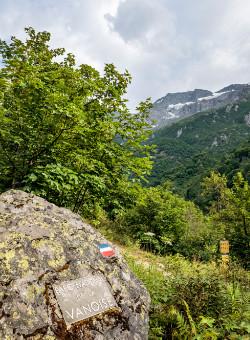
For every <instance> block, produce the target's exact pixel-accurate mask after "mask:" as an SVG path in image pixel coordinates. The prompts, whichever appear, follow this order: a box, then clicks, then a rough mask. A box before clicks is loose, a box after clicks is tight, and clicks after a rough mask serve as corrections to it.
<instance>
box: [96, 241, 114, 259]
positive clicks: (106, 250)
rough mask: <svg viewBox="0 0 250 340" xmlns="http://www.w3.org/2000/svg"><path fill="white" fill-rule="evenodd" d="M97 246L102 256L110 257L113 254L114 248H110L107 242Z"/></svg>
mask: <svg viewBox="0 0 250 340" xmlns="http://www.w3.org/2000/svg"><path fill="white" fill-rule="evenodd" d="M98 247H99V249H100V252H101V254H102V256H104V257H111V256H114V255H115V251H114V249H113V248H111V247H110V245H109V244H108V243H100V244H99V246H98Z"/></svg>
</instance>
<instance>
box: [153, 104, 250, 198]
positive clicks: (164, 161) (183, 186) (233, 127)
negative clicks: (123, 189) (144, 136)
mask: <svg viewBox="0 0 250 340" xmlns="http://www.w3.org/2000/svg"><path fill="white" fill-rule="evenodd" d="M249 110H250V101H249V98H248V99H245V100H242V101H241V102H239V103H237V104H234V105H232V107H231V108H229V109H228V107H224V108H220V109H217V110H213V111H208V112H202V113H198V114H195V115H194V116H192V117H188V118H186V119H182V120H181V121H179V122H177V123H175V124H173V125H171V126H168V127H165V128H162V129H161V130H159V131H155V132H154V135H153V136H152V138H151V143H154V144H156V150H157V152H156V155H155V164H154V167H153V172H152V174H151V176H150V177H149V183H150V184H151V185H159V184H161V183H164V182H165V181H166V180H170V181H172V182H173V189H174V192H176V193H178V194H181V195H182V196H184V197H186V198H188V199H192V200H195V201H196V202H198V203H199V204H200V202H199V193H200V191H201V188H200V182H201V181H202V180H203V178H204V177H206V176H208V175H209V173H210V171H211V170H213V169H218V170H220V172H221V173H225V174H226V175H227V176H229V178H230V179H232V177H233V176H234V175H235V173H236V172H237V171H239V170H241V171H242V172H243V174H244V175H245V176H248V177H247V178H248V179H249V173H250V172H249V170H250V162H249V159H250V158H249V150H250V148H249V135H250V129H249V126H248V125H247V124H246V121H245V116H246V115H247V114H248V113H249ZM178 131H182V134H181V135H180V136H179V137H178Z"/></svg>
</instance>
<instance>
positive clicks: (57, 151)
mask: <svg viewBox="0 0 250 340" xmlns="http://www.w3.org/2000/svg"><path fill="white" fill-rule="evenodd" d="M26 33H27V39H26V40H25V41H21V40H19V39H17V38H16V37H12V38H11V40H10V41H9V42H5V41H0V56H1V63H2V66H1V68H0V121H1V125H0V191H1V192H3V191H6V190H8V189H11V188H15V189H21V190H25V191H27V192H33V193H35V194H37V195H39V196H41V197H44V198H46V199H47V200H49V201H50V202H53V203H55V204H57V205H59V206H64V207H67V208H69V209H71V210H73V211H74V212H78V213H79V214H81V215H82V216H83V217H84V218H85V219H88V220H89V221H91V223H92V224H94V225H95V226H96V228H99V229H100V230H101V232H103V233H105V235H106V236H107V237H109V238H110V239H111V240H113V241H114V242H117V243H118V244H119V245H120V246H121V247H122V248H124V249H126V252H125V253H126V255H125V256H126V257H127V260H128V262H129V264H130V266H131V268H132V270H133V271H134V272H135V274H136V275H137V276H138V277H139V278H140V279H141V280H142V281H143V282H144V283H145V285H146V287H147V288H148V290H149V292H150V294H151V298H152V306H151V318H150V338H151V339H247V338H248V336H249V334H250V310H249V302H250V301H249V299H250V294H249V267H250V263H249V259H250V251H249V242H250V187H249V170H250V162H249V150H250V149H249V126H248V125H246V124H244V123H243V122H244V115H245V113H246V111H247V112H249V111H250V99H246V100H245V101H242V102H240V103H238V104H237V108H236V106H235V105H234V106H233V107H232V108H230V110H229V109H226V108H224V109H223V108H222V109H218V110H216V111H215V112H206V113H200V114H196V115H195V116H193V117H191V118H188V119H185V120H183V121H180V122H178V123H176V124H174V125H173V126H170V127H167V128H165V129H162V130H160V131H157V132H155V131H154V132H153V131H152V129H151V124H150V117H149V112H150V111H149V109H150V107H151V102H150V99H147V100H146V101H144V102H141V103H139V104H138V106H137V111H136V113H133V114H132V113H131V112H130V111H129V109H128V107H127V100H126V99H125V94H126V91H127V87H128V85H129V84H130V82H131V76H130V74H129V73H128V71H125V72H124V73H120V72H119V71H118V70H117V69H116V68H115V66H114V65H113V64H107V65H105V67H104V70H103V72H101V73H100V72H98V71H97V70H96V69H94V68H93V67H91V66H89V65H85V64H84V65H79V64H78V63H77V62H76V60H75V57H74V55H72V54H70V53H69V54H66V53H65V50H64V49H63V48H56V49H52V48H50V46H49V43H50V34H49V33H48V32H38V33H37V32H35V30H34V29H33V28H27V29H26ZM225 121H226V122H227V125H226V126H225ZM215 122H216V123H215ZM211 126H213V128H211ZM197 128H199V131H200V135H199V136H198V137H197V134H196V129H197ZM166 129H167V130H166ZM177 131H182V135H181V136H180V137H179V138H176V135H177ZM218 136H220V138H218ZM225 136H226V137H225ZM227 136H230V138H229V137H227ZM197 138H199V143H198V144H197V143H196V144H195V143H194V140H197ZM216 138H217V139H216ZM213 142H214V147H213V148H211V145H212V144H213ZM215 144H216V146H215ZM208 145H209V146H210V147H208ZM154 162H155V165H154ZM152 168H153V172H152ZM223 239H226V240H228V241H229V244H230V262H229V263H228V264H225V263H224V265H223V263H222V262H221V254H220V252H219V242H220V240H223ZM138 258H140V259H141V261H140V262H138ZM145 262H147V263H149V266H145V265H144V264H145ZM166 273H167V275H166Z"/></svg>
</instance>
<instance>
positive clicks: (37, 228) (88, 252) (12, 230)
mask: <svg viewBox="0 0 250 340" xmlns="http://www.w3.org/2000/svg"><path fill="white" fill-rule="evenodd" d="M100 242H106V240H105V239H104V237H103V236H102V235H101V234H100V233H99V232H97V231H96V230H95V229H93V228H92V227H91V226H90V225H89V224H87V223H85V222H84V221H83V220H82V218H81V217H80V216H79V215H77V214H74V213H72V212H71V211H70V210H68V209H64V208H59V207H57V206H55V205H53V204H51V203H48V202H47V201H46V200H44V199H42V198H39V197H37V196H35V195H32V194H27V193H25V192H22V191H18V190H10V191H8V192H6V193H4V194H2V195H0V274H1V275H0V339H11V340H12V339H47V340H50V339H100V340H101V339H105V340H106V339H120V340H122V339H138V340H140V339H141V340H143V339H147V333H148V310H149V295H148V293H147V291H146V289H145V288H144V287H143V285H142V284H141V283H140V281H138V280H137V279H136V278H135V276H134V275H133V273H131V272H130V270H129V268H128V266H127V264H126V262H125V261H124V259H123V258H122V256H121V255H120V254H119V251H118V249H116V248H115V247H114V248H115V249H116V255H117V256H116V257H114V258H110V259H106V258H104V257H102V255H101V254H100V252H99V249H98V243H100ZM91 273H92V274H94V273H98V274H102V275H103V276H104V277H105V279H106V280H107V283H108V284H109V287H110V291H111V293H112V294H113V296H114V298H115V300H116V303H117V305H118V307H119V311H109V312H107V313H104V314H99V315H97V316H95V317H92V318H89V319H86V320H83V321H81V322H78V323H75V324H73V325H72V326H71V327H70V328H69V327H68V328H67V327H66V324H65V322H64V320H63V316H62V313H61V310H60V307H59V305H58V302H57V300H56V297H55V294H54V291H53V289H52V285H53V284H55V283H59V282H60V281H65V280H74V279H78V278H80V277H83V276H84V275H86V274H91Z"/></svg>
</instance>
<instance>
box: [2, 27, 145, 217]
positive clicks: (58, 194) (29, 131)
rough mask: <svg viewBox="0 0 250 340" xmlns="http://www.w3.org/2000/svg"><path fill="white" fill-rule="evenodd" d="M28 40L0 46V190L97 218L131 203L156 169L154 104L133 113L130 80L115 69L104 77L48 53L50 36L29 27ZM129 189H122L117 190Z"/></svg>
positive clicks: (56, 52) (65, 57)
mask: <svg viewBox="0 0 250 340" xmlns="http://www.w3.org/2000/svg"><path fill="white" fill-rule="evenodd" d="M25 31H26V33H27V36H28V37H27V40H26V41H24V42H23V41H21V40H19V39H17V38H16V37H12V38H11V41H10V43H7V42H5V41H0V55H1V58H2V62H3V67H2V68H1V69H0V120H1V127H0V176H1V187H0V189H1V190H6V189H8V188H25V189H26V190H30V191H32V192H35V193H38V194H40V195H42V196H43V197H45V198H47V199H48V200H50V201H52V202H55V203H57V204H61V205H64V206H69V207H71V208H72V209H74V210H75V211H82V212H83V213H84V214H85V215H86V214H87V215H90V216H91V215H95V214H94V213H93V211H94V210H95V208H94V206H95V207H97V206H99V208H100V209H108V210H109V212H110V214H111V215H112V214H115V212H114V211H111V210H112V208H111V205H112V202H114V201H116V204H115V207H114V209H113V210H115V209H116V210H117V209H118V210H119V209H120V208H121V206H123V207H124V206H126V204H127V205H129V204H130V202H131V200H132V197H133V195H134V193H133V185H132V184H129V185H128V184H127V183H128V182H130V183H132V182H131V181H130V179H133V182H134V183H136V182H138V181H140V180H143V178H144V177H145V175H146V174H147V173H148V171H149V170H150V168H151V160H150V149H151V147H149V146H147V145H144V144H145V143H144V144H143V143H142V142H143V141H144V140H145V139H146V138H147V136H148V135H149V133H150V125H149V124H148V123H147V121H148V109H149V108H150V105H151V104H150V101H149V100H147V101H145V102H142V103H140V104H139V105H138V108H137V112H136V113H135V114H131V113H130V112H129V110H128V108H127V106H126V101H127V100H126V99H124V95H125V94H126V90H127V86H128V84H129V83H130V81H131V76H130V75H129V73H128V72H127V71H125V72H124V73H119V72H118V71H117V70H116V68H115V67H114V65H113V64H107V65H105V67H104V72H103V75H101V74H100V73H99V72H98V71H97V70H95V69H94V68H92V67H91V66H89V65H80V66H76V62H75V58H74V56H73V55H72V54H67V55H65V51H64V49H62V48H57V49H51V48H50V47H49V42H50V34H49V33H48V32H39V33H36V32H35V30H34V29H33V28H27V29H26V30H25ZM120 187H121V188H123V189H124V188H125V187H126V190H125V196H124V190H121V191H120V190H119V188H120Z"/></svg>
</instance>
